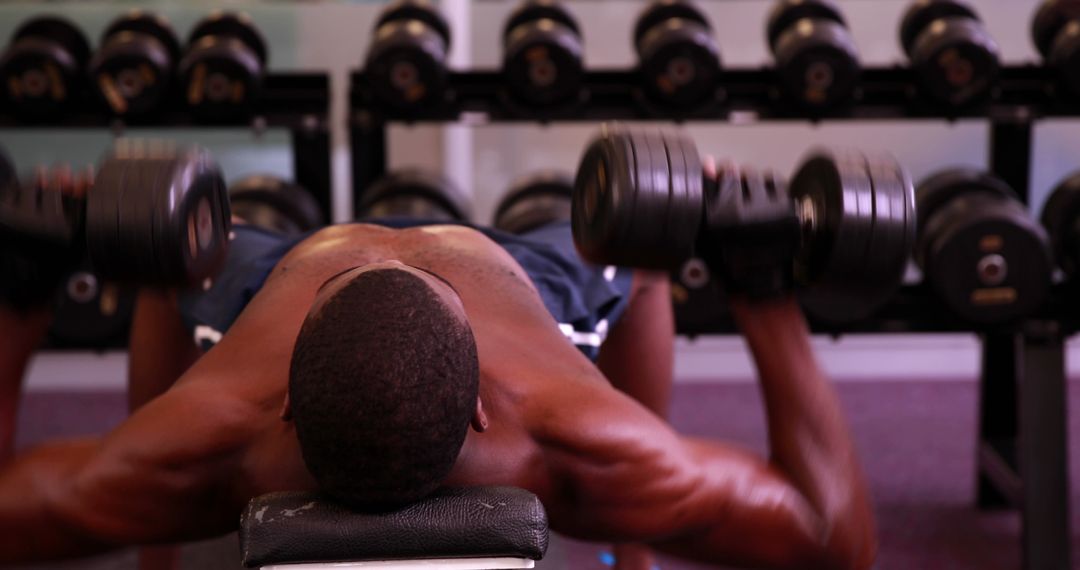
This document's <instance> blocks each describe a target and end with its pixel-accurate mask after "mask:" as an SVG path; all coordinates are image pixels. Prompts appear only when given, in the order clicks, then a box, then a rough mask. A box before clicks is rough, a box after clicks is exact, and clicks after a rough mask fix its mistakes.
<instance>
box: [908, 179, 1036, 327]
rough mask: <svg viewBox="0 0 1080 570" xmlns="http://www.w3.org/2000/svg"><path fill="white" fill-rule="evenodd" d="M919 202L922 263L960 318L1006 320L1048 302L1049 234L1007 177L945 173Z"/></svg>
mask: <svg viewBox="0 0 1080 570" xmlns="http://www.w3.org/2000/svg"><path fill="white" fill-rule="evenodd" d="M916 207H917V208H918V210H919V214H920V217H919V242H918V245H917V248H916V261H917V262H918V263H919V265H920V266H921V267H922V268H923V273H924V275H925V277H926V279H927V281H928V282H929V283H930V284H931V285H932V286H933V287H934V289H935V291H936V292H937V294H938V295H939V296H940V297H941V298H942V299H943V300H944V301H945V303H946V304H947V305H948V306H949V307H950V309H952V311H953V312H955V313H956V314H957V315H958V316H960V317H962V318H964V319H966V320H968V321H971V322H976V323H997V322H1006V321H1010V320H1014V319H1016V318H1019V317H1022V316H1024V315H1027V314H1030V312H1031V311H1033V310H1034V309H1036V308H1038V306H1039V305H1041V304H1042V302H1043V300H1044V299H1045V298H1046V295H1047V294H1048V291H1049V286H1050V271H1051V259H1050V253H1049V246H1048V240H1049V238H1048V237H1047V236H1046V234H1045V231H1044V230H1043V229H1042V228H1040V227H1038V225H1037V224H1035V223H1034V222H1033V221H1032V220H1031V219H1030V216H1028V215H1027V213H1026V211H1025V210H1024V208H1023V206H1022V205H1021V204H1020V203H1019V202H1017V201H1016V194H1015V193H1014V192H1013V191H1012V189H1011V188H1009V186H1008V185H1007V184H1005V183H1004V182H1003V181H1002V180H1001V179H999V178H997V177H996V176H993V175H991V174H988V173H986V172H981V171H978V170H974V169H970V168H954V169H948V170H944V171H941V172H938V173H936V174H934V175H932V176H930V177H928V178H927V179H925V180H923V181H922V182H920V183H919V188H918V191H917V193H916ZM987 263H992V264H994V265H992V266H991V265H987ZM989 270H993V271H995V272H997V274H998V275H1001V277H1000V280H998V279H999V278H998V277H995V275H992V274H988V273H986V271H989Z"/></svg>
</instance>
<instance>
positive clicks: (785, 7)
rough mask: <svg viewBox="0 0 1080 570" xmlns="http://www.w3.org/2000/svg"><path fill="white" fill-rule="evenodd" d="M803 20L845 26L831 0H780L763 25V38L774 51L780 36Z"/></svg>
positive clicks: (841, 16) (842, 18)
mask: <svg viewBox="0 0 1080 570" xmlns="http://www.w3.org/2000/svg"><path fill="white" fill-rule="evenodd" d="M803 18H812V19H820V20H828V21H831V22H835V23H837V24H839V25H840V26H842V27H846V26H847V22H846V21H845V20H844V15H843V13H841V12H840V9H839V8H838V7H836V5H835V4H834V3H833V2H832V0H782V1H780V2H777V3H776V4H773V7H772V9H770V10H769V18H768V21H767V23H766V24H765V37H766V38H768V41H769V46H770V47H771V48H772V49H773V50H774V51H775V50H776V47H775V46H776V42H777V41H778V40H779V39H780V35H781V34H783V33H784V32H785V31H786V30H788V29H789V28H790V27H791V26H792V25H794V24H795V22H798V21H799V20H802V19H803Z"/></svg>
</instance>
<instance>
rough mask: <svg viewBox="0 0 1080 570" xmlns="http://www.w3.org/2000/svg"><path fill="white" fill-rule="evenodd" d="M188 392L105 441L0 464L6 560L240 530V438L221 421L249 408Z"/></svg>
mask: <svg viewBox="0 0 1080 570" xmlns="http://www.w3.org/2000/svg"><path fill="white" fill-rule="evenodd" d="M185 392H186V391H185V390H184V389H177V390H173V391H171V392H170V393H169V395H168V396H166V397H164V398H158V399H157V400H155V401H153V402H151V403H150V404H148V405H147V406H145V407H144V408H142V409H141V410H140V411H139V413H137V414H135V415H134V416H133V417H132V418H130V419H129V420H128V421H127V422H125V423H124V424H122V425H121V426H120V427H119V428H117V429H116V430H114V431H113V432H112V433H110V434H109V435H108V436H106V437H104V438H92V439H81V440H69V441H62V442H56V443H50V444H46V445H43V446H41V447H38V448H35V449H32V450H29V451H27V452H25V453H23V454H21V455H19V456H18V457H17V458H16V459H15V460H14V461H12V462H11V463H9V464H7V465H6V466H4V467H2V468H0V566H3V565H4V564H11V563H28V562H35V561H42V560H51V559H57V558H61V557H70V556H82V555H89V554H94V553H98V552H103V551H107V550H110V549H113V548H118V547H121V546H130V545H135V544H155V543H161V542H175V541H182V540H193V539H199V538H206V537H210V536H215V535H218V534H222V533H224V532H227V531H229V530H231V529H234V528H235V526H236V513H237V506H236V505H235V504H233V502H232V501H231V500H230V499H231V497H230V492H229V487H228V485H229V482H230V481H231V480H232V477H231V474H232V473H234V471H235V465H231V462H233V461H235V460H236V458H237V457H238V455H237V454H236V453H234V448H235V444H236V441H237V440H235V439H234V440H229V439H224V438H222V436H221V433H222V432H223V431H225V430H221V429H218V428H221V423H220V421H218V420H219V419H221V418H225V417H226V416H227V415H230V414H231V417H232V418H234V420H232V421H234V422H239V423H238V424H237V425H241V424H242V420H243V418H242V413H241V410H237V409H228V407H227V406H217V405H216V406H212V407H211V406H207V405H206V404H205V402H206V400H205V398H200V397H199V395H198V394H195V393H192V394H185ZM194 413H198V414H199V417H200V421H199V422H195V423H193V422H191V421H190V418H191V415H192V414H194ZM235 418H241V419H239V420H236V419H235ZM177 425H185V426H187V427H186V428H185V429H184V430H179V431H177V430H176V429H175V426H177ZM240 431H242V430H241V429H239V428H238V429H235V430H232V432H233V433H236V432H240ZM225 433H229V432H228V431H225ZM215 434H216V435H215ZM238 437H242V436H238Z"/></svg>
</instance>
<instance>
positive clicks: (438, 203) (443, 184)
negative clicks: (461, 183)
mask: <svg viewBox="0 0 1080 570" xmlns="http://www.w3.org/2000/svg"><path fill="white" fill-rule="evenodd" d="M358 211H359V212H360V213H361V216H362V217H368V218H386V217H403V218H415V219H427V220H442V221H460V222H466V221H469V219H471V218H472V208H471V207H470V205H469V201H468V199H467V198H466V197H465V194H464V192H462V191H461V189H459V188H458V187H457V185H456V184H454V183H453V181H451V180H450V179H448V178H446V177H443V176H441V175H438V174H435V173H432V172H428V171H425V170H420V169H402V170H397V171H394V172H391V173H389V174H387V175H386V176H384V177H382V178H381V179H379V180H377V181H376V182H375V183H374V184H372V185H371V186H370V187H368V189H367V190H366V191H365V192H364V195H363V197H362V198H361V199H360V206H359V208H358Z"/></svg>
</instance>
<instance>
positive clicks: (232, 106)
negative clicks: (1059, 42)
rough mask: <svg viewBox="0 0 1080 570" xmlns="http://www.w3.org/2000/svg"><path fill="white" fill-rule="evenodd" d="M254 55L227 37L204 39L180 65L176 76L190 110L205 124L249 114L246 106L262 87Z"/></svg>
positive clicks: (248, 107) (260, 74) (245, 47)
mask: <svg viewBox="0 0 1080 570" xmlns="http://www.w3.org/2000/svg"><path fill="white" fill-rule="evenodd" d="M262 72H263V67H262V64H261V63H260V61H259V59H258V57H257V56H256V54H255V52H253V51H252V50H250V49H248V48H247V46H246V44H244V43H243V42H241V41H240V40H237V39H235V38H231V37H222V36H206V37H203V38H202V39H200V40H198V42H197V43H195V44H194V45H193V46H192V48H191V49H190V50H189V51H188V53H187V55H186V56H184V59H183V60H181V61H180V65H179V70H178V74H179V76H180V78H181V85H183V86H184V87H183V88H184V98H185V100H186V101H187V103H188V105H189V106H190V107H191V109H192V110H193V111H194V112H196V113H197V114H198V115H199V116H201V117H203V118H205V119H209V120H219V119H228V118H231V117H235V116H236V114H237V113H240V114H241V115H247V114H250V113H251V112H252V111H253V109H252V108H251V107H250V105H249V104H248V102H250V101H252V100H253V99H255V97H256V93H257V92H258V90H259V88H260V87H261V85H262Z"/></svg>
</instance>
